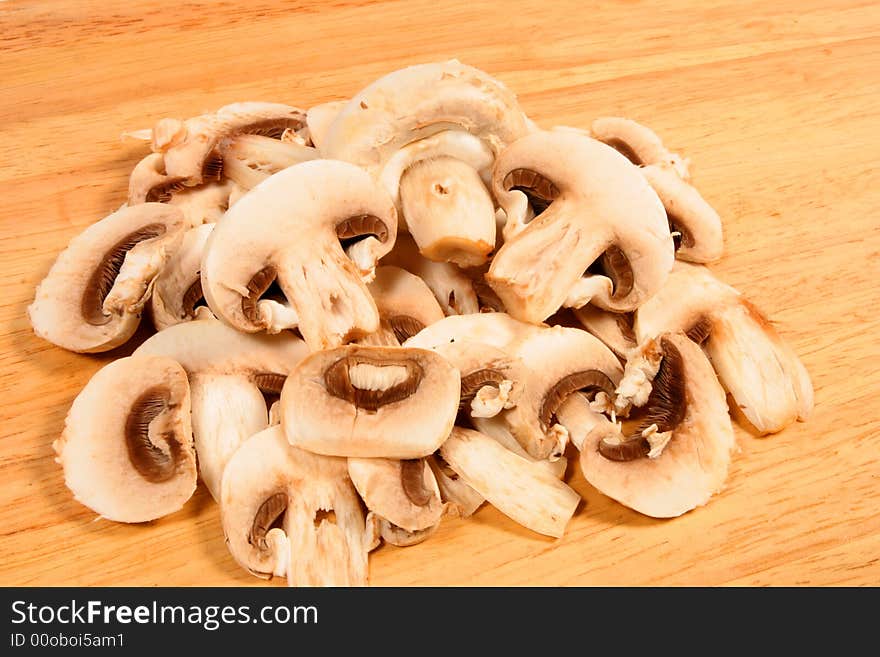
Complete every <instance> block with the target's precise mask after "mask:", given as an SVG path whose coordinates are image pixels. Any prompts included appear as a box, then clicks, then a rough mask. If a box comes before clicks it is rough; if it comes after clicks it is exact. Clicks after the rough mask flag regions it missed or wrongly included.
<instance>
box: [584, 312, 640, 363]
mask: <svg viewBox="0 0 880 657" xmlns="http://www.w3.org/2000/svg"><path fill="white" fill-rule="evenodd" d="M574 314H575V317H577V319H578V321H579V322H580V323H581V324H582V325H583V327H584V328H585V329H587V330H588V331H589V332H590V333H592V334H593V335H595V336H596V337H597V338H599V339H600V340H601V341H602V342H603V343H604V344H605V345H606V346H607V347H608V348H609V349H611V351H613V352H614V353H615V354H617V356H618V357H619V358H624V359H625V358H626V355H627V353H629V351H630V350H631V349H634V348H635V347H636V333H635V329H634V328H633V323H634V322H635V315H634V313H612V312H609V311H607V310H602V309H601V308H596V307H595V306H584V307H583V308H577V309H575V311H574Z"/></svg>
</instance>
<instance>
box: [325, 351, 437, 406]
mask: <svg viewBox="0 0 880 657" xmlns="http://www.w3.org/2000/svg"><path fill="white" fill-rule="evenodd" d="M423 376H424V372H423V371H422V368H421V367H420V366H419V365H418V363H413V362H409V361H402V362H400V363H394V362H393V361H391V362H388V361H384V362H383V361H381V360H373V359H368V358H363V357H361V358H353V359H346V358H342V359H340V360H338V361H336V363H334V364H333V365H331V366H330V367H329V368H327V371H326V372H325V373H324V385H325V387H326V388H327V392H329V393H330V394H331V395H333V396H334V397H338V398H339V399H344V400H345V401H347V402H349V403H350V404H353V405H354V406H356V407H358V408H359V409H362V410H365V411H367V412H373V413H374V412H376V410H378V409H379V407H380V406H384V405H385V404H393V403H395V402H399V401H401V400H403V399H406V398H407V397H409V396H410V395H412V394H413V393H414V392H415V391H416V390H417V389H418V387H419V383H421V380H422V377H423Z"/></svg>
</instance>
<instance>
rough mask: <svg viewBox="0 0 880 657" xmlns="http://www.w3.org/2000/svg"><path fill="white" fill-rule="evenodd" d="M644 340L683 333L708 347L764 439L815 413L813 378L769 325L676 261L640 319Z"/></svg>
mask: <svg viewBox="0 0 880 657" xmlns="http://www.w3.org/2000/svg"><path fill="white" fill-rule="evenodd" d="M635 330H636V335H637V336H638V338H639V340H640V341H644V340H646V339H648V338H653V337H656V336H658V335H660V334H662V333H666V332H674V331H682V332H684V333H686V334H687V335H688V336H689V337H691V338H692V339H693V340H695V341H696V342H698V343H700V344H702V346H703V349H704V351H705V352H706V354H707V355H708V356H709V360H711V361H712V365H713V366H714V368H715V371H716V372H717V373H718V378H719V379H720V380H721V383H722V384H723V385H724V387H725V388H726V389H727V390H728V391H729V392H730V393H731V395H733V398H734V400H735V401H736V403H737V405H738V406H739V408H740V409H741V410H742V412H743V413H744V414H745V416H746V417H747V418H748V420H749V422H751V423H752V424H753V425H754V427H755V428H756V429H757V430H758V431H760V432H761V433H775V432H777V431H780V430H782V429H783V428H785V427H786V426H788V425H789V424H791V423H792V422H794V421H795V419H799V420H805V419H806V418H807V417H808V416H809V415H810V412H811V411H812V408H813V386H812V383H811V382H810V377H809V374H808V373H807V371H806V369H805V368H804V366H803V364H802V363H801V361H800V360H799V359H798V357H797V354H795V352H794V350H793V349H792V348H791V346H790V345H789V344H788V343H787V342H786V341H785V340H784V339H783V338H782V337H781V336H780V335H779V334H778V333H777V332H776V329H775V328H774V327H773V325H772V324H771V323H770V321H769V320H768V319H767V318H766V317H765V316H764V315H763V314H762V313H761V311H760V310H758V309H757V308H756V307H755V306H754V305H753V304H752V303H750V302H749V301H747V300H746V299H744V298H743V297H742V295H741V294H740V293H739V292H738V291H737V290H735V289H734V288H732V287H730V286H729V285H726V284H725V283H722V282H721V281H720V280H718V279H717V278H715V276H713V275H712V273H711V272H710V271H709V270H708V269H707V268H705V267H702V266H700V265H690V264H687V263H683V262H676V264H675V267H674V268H673V270H672V273H671V275H670V276H669V280H668V281H667V283H666V285H665V286H664V287H663V289H662V290H660V292H658V294H657V295H656V296H655V297H654V298H652V299H650V300H649V301H648V302H647V303H646V304H645V305H644V306H642V307H641V308H640V309H639V310H638V312H637V313H636V322H635Z"/></svg>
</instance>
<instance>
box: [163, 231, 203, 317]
mask: <svg viewBox="0 0 880 657" xmlns="http://www.w3.org/2000/svg"><path fill="white" fill-rule="evenodd" d="M213 229H214V224H202V225H201V226H196V227H195V228H190V229H189V230H187V231H186V232H185V233H184V234H183V239H182V240H181V243H180V247H179V248H178V249H177V250H176V251H175V252H174V255H172V256H171V257H170V258H169V259H168V262H167V263H165V267H164V268H163V269H162V272H161V273H160V274H159V276H158V277H156V283H155V284H154V286H153V294H152V296H151V297H150V316H151V317H152V319H153V325H154V326H155V327H156V330H158V331H161V330H162V329H166V328H168V327H169V326H174V325H175V324H180V323H181V322H186V321H189V320H192V319H195V318H196V317H197V316H201V317H203V318H204V317H206V316H207V313H210V311H209V310H208V309H207V308H204V307H203V308H204V310H202V311H201V312H199V311H198V310H197V309H196V304H197V303H198V302H200V301H203V300H204V297H203V296H202V278H201V276H200V275H199V267H201V263H202V252H203V251H204V248H205V242H207V241H208V236H209V235H210V234H211V231H212V230H213Z"/></svg>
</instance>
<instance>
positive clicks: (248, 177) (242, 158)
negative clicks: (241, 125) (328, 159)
mask: <svg viewBox="0 0 880 657" xmlns="http://www.w3.org/2000/svg"><path fill="white" fill-rule="evenodd" d="M218 151H219V152H220V155H221V157H222V158H223V174H224V175H225V176H226V177H227V178H229V179H230V180H232V181H233V182H235V183H236V184H237V185H238V186H239V187H241V188H242V189H243V190H249V189H253V188H254V187H256V186H257V185H258V184H260V183H261V182H263V181H264V180H265V179H266V178H268V177H269V176H271V175H272V174H273V173H278V172H279V171H281V170H282V169H285V168H287V167H289V166H293V165H294V164H299V163H300V162H307V161H309V160H317V159H318V158H319V157H320V155H319V154H318V149H316V148H312V147H311V146H304V145H302V144H298V143H295V142H290V141H283V140H281V139H273V138H272V137H264V136H262V135H238V136H236V137H233V138H230V139H223V140H222V141H221V142H220V144H219V145H218Z"/></svg>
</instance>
